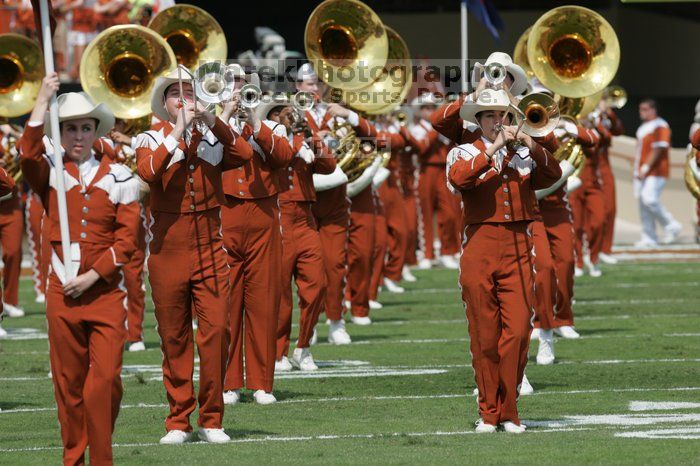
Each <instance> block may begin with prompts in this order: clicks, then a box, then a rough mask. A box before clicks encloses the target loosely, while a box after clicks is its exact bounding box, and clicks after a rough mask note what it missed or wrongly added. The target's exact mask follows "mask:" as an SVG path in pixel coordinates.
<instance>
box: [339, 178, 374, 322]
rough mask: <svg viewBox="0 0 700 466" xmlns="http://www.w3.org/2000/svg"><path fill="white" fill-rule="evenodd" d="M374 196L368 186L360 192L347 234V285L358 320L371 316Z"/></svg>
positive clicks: (352, 311) (352, 211)
mask: <svg viewBox="0 0 700 466" xmlns="http://www.w3.org/2000/svg"><path fill="white" fill-rule="evenodd" d="M374 210H375V207H374V195H373V193H372V187H371V186H369V187H367V188H365V189H364V190H363V191H361V192H360V193H358V194H357V195H356V196H355V197H354V198H353V199H352V204H351V206H350V230H349V232H348V238H349V241H348V286H347V292H346V297H347V299H349V300H350V312H351V313H352V315H353V316H356V317H367V316H368V315H369V300H370V295H371V289H370V283H371V279H370V278H371V271H372V254H373V252H374V241H375V227H376V226H375V215H374Z"/></svg>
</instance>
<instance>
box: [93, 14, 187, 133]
mask: <svg viewBox="0 0 700 466" xmlns="http://www.w3.org/2000/svg"><path fill="white" fill-rule="evenodd" d="M174 68H175V55H173V52H172V50H171V49H170V46H169V45H168V44H167V43H166V42H165V40H163V38H162V37H160V36H159V35H158V34H156V33H155V32H153V31H151V30H150V29H148V28H145V27H143V26H135V25H121V26H112V27H110V28H108V29H105V30H104V31H102V32H101V33H100V34H99V35H98V36H97V37H95V39H93V40H92V41H91V42H90V44H89V45H88V46H87V48H86V49H85V52H84V53H83V57H82V59H81V60H80V84H81V85H82V86H83V90H84V91H85V92H86V93H87V94H88V95H89V96H90V97H91V98H92V100H94V101H95V102H98V103H105V104H106V105H107V106H108V107H109V108H110V109H111V110H112V111H113V112H114V115H115V116H116V117H117V118H123V119H132V118H139V117H141V116H143V115H146V114H149V113H151V99H150V97H151V89H152V88H153V83H154V81H155V80H156V78H158V77H159V76H162V75H165V74H167V73H169V72H170V71H171V70H173V69H174Z"/></svg>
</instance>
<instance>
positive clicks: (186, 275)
mask: <svg viewBox="0 0 700 466" xmlns="http://www.w3.org/2000/svg"><path fill="white" fill-rule="evenodd" d="M152 215H153V220H154V221H153V225H152V226H151V232H152V234H153V239H152V241H151V243H150V255H149V257H148V271H149V272H148V277H149V280H150V282H151V288H152V293H151V296H152V298H153V303H154V304H155V315H156V320H157V321H158V334H159V335H160V346H161V350H162V351H163V383H164V384H165V389H166V391H167V395H168V403H169V404H170V414H169V415H168V418H167V419H166V421H165V428H166V430H168V431H170V430H183V431H186V432H189V431H191V430H192V427H191V425H190V421H189V417H190V414H191V413H192V412H193V411H194V410H195V407H196V405H197V400H196V399H195V396H194V384H193V381H192V374H193V371H194V343H193V331H192V319H193V318H195V317H196V318H197V322H198V324H199V328H198V329H197V349H198V352H199V360H200V362H199V396H198V400H199V420H198V424H199V426H200V427H204V428H211V429H219V428H221V422H222V420H223V416H224V399H223V388H224V374H225V371H226V356H227V351H228V347H229V325H228V322H229V320H228V303H229V301H228V299H229V270H228V266H227V265H226V251H225V250H224V248H223V240H222V237H221V220H220V217H221V214H220V212H219V209H218V208H216V209H210V210H206V211H202V212H194V213H191V214H190V213H188V214H171V213H166V212H152ZM123 324H124V321H123V320H122V326H123Z"/></svg>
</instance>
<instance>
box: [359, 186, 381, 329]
mask: <svg viewBox="0 0 700 466" xmlns="http://www.w3.org/2000/svg"><path fill="white" fill-rule="evenodd" d="M384 181H386V180H383V179H382V176H381V174H380V173H375V174H374V176H373V177H372V185H373V187H374V186H381V183H383V182H384ZM372 207H373V209H372V213H373V214H374V242H373V245H372V246H373V247H372V250H371V251H372V252H371V255H370V256H369V270H370V278H369V283H368V285H369V287H368V295H367V297H368V299H369V301H368V302H367V306H368V307H369V309H375V310H377V309H382V308H383V307H384V305H383V304H382V303H380V302H379V290H380V289H381V288H382V272H383V271H384V259H385V258H386V250H387V248H388V247H389V232H388V228H387V226H386V212H385V211H384V205H383V204H382V200H381V199H380V198H379V196H378V195H377V193H376V192H375V191H372ZM351 291H352V290H351ZM353 323H354V324H357V325H369V324H371V323H372V320H371V319H370V318H369V311H368V312H367V314H366V315H363V314H358V313H357V311H355V312H354V313H353Z"/></svg>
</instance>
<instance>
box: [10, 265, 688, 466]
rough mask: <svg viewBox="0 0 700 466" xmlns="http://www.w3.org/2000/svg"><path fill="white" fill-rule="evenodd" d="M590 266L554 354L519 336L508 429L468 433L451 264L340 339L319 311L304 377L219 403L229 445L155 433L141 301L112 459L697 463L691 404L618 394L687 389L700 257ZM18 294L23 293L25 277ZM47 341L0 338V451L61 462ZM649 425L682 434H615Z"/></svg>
mask: <svg viewBox="0 0 700 466" xmlns="http://www.w3.org/2000/svg"><path fill="white" fill-rule="evenodd" d="M603 271H604V275H603V277H602V278H599V279H591V278H588V277H585V278H582V279H579V280H577V285H576V301H577V302H576V305H575V313H576V317H577V319H578V320H577V329H578V330H579V331H580V333H581V335H582V338H581V339H580V340H576V341H572V340H568V341H565V340H561V339H560V340H558V341H557V344H556V346H555V350H556V356H557V363H555V364H554V365H553V366H548V367H540V366H537V365H536V364H535V363H534V355H535V352H536V349H537V343H533V344H532V345H531V350H530V353H531V363H530V364H529V365H528V368H527V375H528V378H529V379H530V381H531V382H532V384H533V386H534V388H535V395H532V396H528V397H522V398H521V400H520V413H521V417H522V419H523V420H524V421H525V423H526V424H527V423H530V427H529V429H528V431H527V432H526V433H525V434H524V435H521V436H514V435H508V434H505V433H498V434H494V435H486V436H483V435H481V436H477V435H475V434H473V427H474V421H476V419H477V418H478V415H477V410H476V403H475V399H474V397H472V396H471V392H472V390H473V388H474V386H475V384H474V379H473V375H472V370H471V366H470V365H469V351H468V341H467V328H466V324H465V319H464V311H463V308H462V305H461V301H460V299H459V291H458V289H457V285H456V272H453V271H447V270H433V271H427V272H417V273H416V275H417V276H418V278H419V281H418V282H417V283H415V284H409V285H407V286H406V288H407V292H406V293H405V294H403V295H392V294H388V293H384V294H383V295H382V296H381V300H382V302H384V303H385V307H384V309H382V310H380V311H374V312H373V314H372V318H373V320H374V324H373V325H371V326H369V327H357V326H353V325H352V324H348V330H349V332H350V334H351V335H352V338H353V341H354V344H353V345H350V346H344V347H335V346H330V345H328V344H324V342H325V338H326V336H327V331H328V330H327V326H326V325H325V324H323V323H321V324H319V326H318V330H319V342H320V343H321V344H319V345H318V346H316V347H314V348H313V354H314V357H315V359H316V360H317V362H321V363H324V365H323V366H322V367H321V369H320V371H319V372H318V374H315V376H314V377H315V378H308V377H303V376H302V375H301V374H300V373H298V372H295V373H292V374H291V375H288V376H284V377H282V378H279V379H278V380H277V381H276V382H275V394H276V395H277V398H278V399H279V400H280V403H278V404H276V405H271V406H258V405H256V404H254V403H252V402H251V399H252V397H251V396H250V394H249V393H248V394H246V397H245V401H246V402H244V403H241V404H239V405H237V406H233V407H227V410H226V415H225V418H224V425H225V427H226V430H227V432H228V433H229V434H230V435H231V436H232V438H233V439H234V442H233V443H231V444H228V445H205V444H200V443H195V444H188V445H184V446H178V447H172V446H169V447H167V446H159V445H157V442H158V439H159V438H160V436H161V435H163V433H164V425H163V420H164V418H165V416H166V414H167V408H166V406H165V405H166V404H167V401H166V398H165V391H164V388H163V385H162V382H161V381H160V380H159V376H160V373H161V372H160V369H159V365H160V362H161V353H160V350H159V348H158V337H157V334H156V333H155V330H154V324H155V319H154V318H153V312H152V304H151V303H150V302H149V303H148V304H149V306H150V307H149V309H148V310H147V317H146V327H145V328H146V346H147V351H145V352H142V353H128V352H127V353H125V354H124V365H125V369H124V379H123V381H124V391H125V393H124V398H123V400H122V404H123V408H122V410H121V413H120V415H119V419H118V421H117V426H116V432H115V435H114V442H115V443H116V444H118V445H119V446H117V447H115V449H114V457H115V463H117V464H226V463H247V464H253V463H255V464H260V463H261V462H262V461H265V462H267V463H279V462H282V461H284V462H289V463H294V464H297V463H371V464H377V463H382V464H383V463H417V462H421V463H429V464H444V463H448V462H460V463H465V462H478V463H480V464H496V463H505V462H508V463H515V462H519V463H533V464H534V463H538V464H561V463H564V462H568V463H576V464H578V463H616V464H617V463H626V464H633V463H656V464H659V463H663V464H667V463H676V464H678V463H697V462H698V461H700V449H699V447H700V444H699V443H698V442H699V439H700V408H693V407H692V405H688V406H687V407H685V408H683V409H672V410H655V411H651V412H646V411H645V412H632V411H630V409H629V408H630V402H631V401H647V402H652V401H656V402H694V401H696V402H697V401H700V370H699V369H700V359H698V358H700V333H694V332H700V330H699V329H700V313H699V312H698V311H699V309H698V306H699V305H700V293H698V285H699V283H698V276H699V275H700V264H697V263H683V264H679V263H674V264H624V265H618V266H615V267H608V268H604V269H603ZM21 293H22V296H21V297H22V299H21V301H22V302H33V295H32V292H31V287H30V283H29V282H28V281H23V282H22V287H21ZM26 310H27V314H28V315H27V317H24V318H21V319H5V321H4V323H3V326H4V327H5V328H6V329H8V330H12V329H15V328H32V329H37V330H38V331H40V332H45V331H46V322H45V319H44V316H43V313H42V311H41V308H40V306H39V305H34V304H32V305H28V306H27V309H26ZM295 317H296V314H295ZM294 331H296V328H295V330H294ZM47 348H48V346H47V341H46V340H45V339H28V340H0V387H1V388H0V408H1V409H2V410H3V412H0V464H13V465H14V464H46V463H49V464H55V463H58V462H59V461H60V458H61V450H60V446H61V441H60V433H59V429H58V424H57V419H56V412H55V410H54V409H53V408H54V399H53V389H52V384H51V381H50V379H49V378H48V377H47V376H46V375H47V372H48V370H49V365H48V351H47ZM573 416H577V418H575V419H574V418H572V417H573ZM605 416H607V417H605ZM557 421H559V422H557ZM192 422H193V425H196V424H195V423H196V414H195V415H193V418H192ZM633 423H636V424H640V425H633ZM679 429H681V430H683V431H682V432H681V431H679ZM658 430H667V432H665V433H662V434H661V435H665V436H666V437H668V434H669V432H671V433H673V432H672V431H676V432H675V434H674V435H675V436H677V437H686V438H653V439H650V438H627V437H622V436H621V435H640V434H639V433H640V432H641V433H642V435H643V433H645V432H649V431H658ZM679 432H680V434H679Z"/></svg>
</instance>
